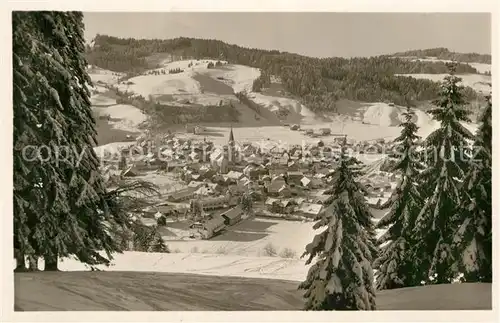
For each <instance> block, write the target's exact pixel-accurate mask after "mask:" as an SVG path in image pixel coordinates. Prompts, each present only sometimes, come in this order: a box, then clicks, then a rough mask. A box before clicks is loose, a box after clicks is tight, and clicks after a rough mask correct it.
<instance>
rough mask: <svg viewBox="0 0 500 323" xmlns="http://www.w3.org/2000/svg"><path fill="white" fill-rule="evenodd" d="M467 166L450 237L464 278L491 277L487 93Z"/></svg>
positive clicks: (490, 134)
mask: <svg viewBox="0 0 500 323" xmlns="http://www.w3.org/2000/svg"><path fill="white" fill-rule="evenodd" d="M479 122H480V126H479V128H478V131H477V134H476V138H475V142H474V146H473V154H472V156H473V158H472V160H471V166H470V170H469V172H468V173H467V175H466V177H465V179H464V182H463V187H462V191H461V192H462V195H463V196H462V205H461V209H460V213H459V220H458V229H457V231H456V232H455V236H454V239H453V242H454V244H453V249H454V251H455V255H456V258H455V259H456V261H457V266H458V270H459V271H460V272H461V273H463V274H464V276H463V279H464V280H465V281H467V282H491V281H492V269H493V268H492V249H491V248H492V225H491V217H492V204H491V180H492V171H491V165H492V150H491V143H492V127H491V96H488V97H487V106H486V108H485V110H484V111H483V114H482V115H481V118H480V120H479Z"/></svg>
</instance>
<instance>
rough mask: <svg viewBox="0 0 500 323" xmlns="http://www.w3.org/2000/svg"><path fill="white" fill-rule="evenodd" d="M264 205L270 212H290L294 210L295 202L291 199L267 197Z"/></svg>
mask: <svg viewBox="0 0 500 323" xmlns="http://www.w3.org/2000/svg"><path fill="white" fill-rule="evenodd" d="M264 205H265V206H266V209H267V210H268V211H269V212H271V213H278V214H290V213H292V212H293V211H294V205H296V204H295V203H294V201H293V200H292V199H277V198H272V197H268V198H267V200H266V202H265V203H264Z"/></svg>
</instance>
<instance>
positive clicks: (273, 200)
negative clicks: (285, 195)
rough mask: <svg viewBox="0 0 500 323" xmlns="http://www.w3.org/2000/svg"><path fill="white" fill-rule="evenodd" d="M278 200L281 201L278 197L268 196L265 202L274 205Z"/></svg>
mask: <svg viewBox="0 0 500 323" xmlns="http://www.w3.org/2000/svg"><path fill="white" fill-rule="evenodd" d="M277 202H279V200H278V199H274V198H272V197H268V198H267V200H266V202H265V204H266V205H273V204H274V203H277Z"/></svg>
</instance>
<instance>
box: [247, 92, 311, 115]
mask: <svg viewBox="0 0 500 323" xmlns="http://www.w3.org/2000/svg"><path fill="white" fill-rule="evenodd" d="M248 98H250V99H251V100H252V101H254V102H255V103H257V104H259V105H261V106H263V107H265V108H267V109H269V110H270V111H272V112H277V111H279V109H280V108H283V109H286V110H288V111H290V112H292V113H296V114H299V115H301V116H302V117H304V118H305V119H306V120H307V119H309V118H312V119H314V118H315V116H316V115H315V113H314V112H312V111H311V110H309V109H308V108H307V107H306V106H305V105H303V104H301V103H300V102H298V101H297V100H294V99H291V98H283V97H276V96H270V95H263V94H261V93H256V92H251V93H249V94H248Z"/></svg>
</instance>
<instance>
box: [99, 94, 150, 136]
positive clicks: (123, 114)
mask: <svg viewBox="0 0 500 323" xmlns="http://www.w3.org/2000/svg"><path fill="white" fill-rule="evenodd" d="M115 103H116V101H115ZM93 110H94V111H95V112H96V113H97V114H98V115H99V116H109V117H110V118H111V119H112V120H110V121H109V124H110V125H111V126H112V127H113V128H114V129H119V130H124V131H130V132H140V129H139V125H141V124H142V123H143V122H144V121H146V120H147V116H146V115H145V114H144V113H143V112H142V111H141V110H139V109H137V108H136V107H134V106H133V105H129V104H115V105H112V106H109V107H105V108H100V107H94V108H93Z"/></svg>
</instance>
